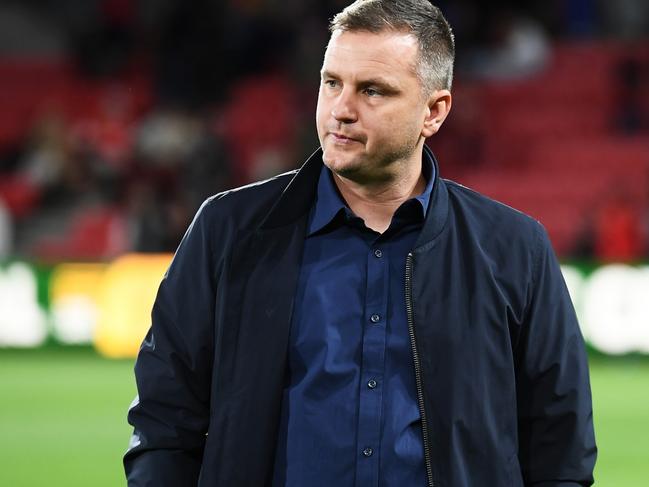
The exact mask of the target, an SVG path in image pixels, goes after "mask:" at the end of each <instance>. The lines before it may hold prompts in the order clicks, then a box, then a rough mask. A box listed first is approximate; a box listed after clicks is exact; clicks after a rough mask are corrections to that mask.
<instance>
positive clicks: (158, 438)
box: [124, 200, 215, 487]
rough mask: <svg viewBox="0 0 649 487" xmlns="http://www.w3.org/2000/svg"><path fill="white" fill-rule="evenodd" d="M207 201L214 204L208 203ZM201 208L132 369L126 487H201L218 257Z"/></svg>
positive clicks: (168, 276)
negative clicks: (134, 385) (133, 392)
mask: <svg viewBox="0 0 649 487" xmlns="http://www.w3.org/2000/svg"><path fill="white" fill-rule="evenodd" d="M208 201H209V200H208ZM206 206H207V203H204V204H203V206H202V207H201V209H200V210H199V211H198V213H197V215H196V217H195V218H194V221H193V222H192V224H191V225H190V227H189V229H188V230H187V232H186V234H185V236H184V237H183V240H182V242H181V244H180V246H179V247H178V250H177V251H176V254H175V255H174V258H173V260H172V263H171V265H170V267H169V269H168V270H167V272H166V274H165V276H164V278H163V280H162V283H161V284H160V287H159V289H158V294H157V296H156V299H155V303H154V305H153V311H152V314H151V318H152V323H151V328H150V329H149V331H148V333H147V335H146V337H145V339H144V341H143V343H142V346H141V348H140V351H139V353H138V357H137V360H136V363H135V378H136V383H137V392H138V396H137V397H136V398H135V400H134V401H133V404H132V405H131V408H130V410H129V413H128V421H129V423H130V424H131V425H133V427H134V431H133V435H132V437H131V441H130V444H129V448H128V451H127V452H126V455H125V456H124V468H125V471H126V477H127V480H128V485H129V487H144V486H155V487H165V486H169V487H172V486H173V487H177V486H191V485H196V484H197V481H198V476H199V473H200V468H201V460H202V453H203V448H204V444H205V436H206V433H207V428H208V423H209V397H210V383H211V370H212V363H213V353H214V345H213V343H214V340H213V327H214V302H215V297H214V296H215V276H214V274H215V272H214V262H213V261H214V259H215V256H214V253H213V251H212V248H211V247H210V238H209V231H210V228H209V225H208V222H206V219H207V217H206V216H205V213H206V211H205V209H206Z"/></svg>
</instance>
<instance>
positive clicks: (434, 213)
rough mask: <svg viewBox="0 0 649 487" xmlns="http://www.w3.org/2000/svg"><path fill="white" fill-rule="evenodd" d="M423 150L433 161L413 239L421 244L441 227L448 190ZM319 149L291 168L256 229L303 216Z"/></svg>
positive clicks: (314, 182)
mask: <svg viewBox="0 0 649 487" xmlns="http://www.w3.org/2000/svg"><path fill="white" fill-rule="evenodd" d="M424 152H425V153H426V154H427V155H428V156H429V157H430V159H431V160H432V161H433V166H434V170H433V176H434V179H433V189H432V194H431V195H430V198H429V201H428V209H427V210H426V220H425V222H424V226H423V228H422V230H421V233H420V234H419V237H418V239H417V244H416V247H419V246H421V245H424V244H426V243H428V242H430V241H431V240H434V239H435V237H437V235H438V234H439V233H440V232H441V231H442V229H443V228H444V225H445V223H446V218H447V212H448V193H447V190H446V184H445V183H444V180H443V179H441V178H440V177H439V164H438V163H437V159H435V155H434V154H433V152H432V151H431V150H430V149H429V148H428V146H426V145H424ZM322 166H323V164H322V149H318V150H317V151H315V152H314V153H313V154H312V155H311V156H310V157H309V158H308V159H307V160H306V162H305V163H304V164H303V165H302V167H301V168H300V169H299V170H298V171H297V172H295V174H294V176H293V178H292V179H291V180H290V182H289V183H288V185H287V186H286V188H284V191H282V194H281V195H280V197H279V199H278V200H277V202H276V203H275V204H274V205H273V207H272V208H271V209H270V211H269V212H268V214H267V215H266V217H265V218H264V220H263V222H262V223H261V225H260V230H270V229H273V228H277V227H281V226H285V225H291V224H294V223H295V222H296V221H297V220H298V219H299V218H301V217H303V216H306V215H307V213H308V212H309V210H310V209H311V206H312V205H313V202H314V200H315V197H316V194H317V189H318V180H319V177H320V172H321V170H322Z"/></svg>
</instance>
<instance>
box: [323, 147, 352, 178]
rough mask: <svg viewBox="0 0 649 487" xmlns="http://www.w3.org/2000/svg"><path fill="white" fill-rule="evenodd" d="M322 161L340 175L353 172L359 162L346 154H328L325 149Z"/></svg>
mask: <svg viewBox="0 0 649 487" xmlns="http://www.w3.org/2000/svg"><path fill="white" fill-rule="evenodd" d="M322 161H323V162H324V165H325V166H327V167H328V168H329V169H331V170H332V171H333V172H335V173H336V174H340V175H346V174H354V173H355V172H356V171H357V170H358V168H359V164H358V161H357V160H356V158H352V157H349V156H348V155H341V154H331V155H329V154H327V152H326V151H325V153H324V155H323V157H322Z"/></svg>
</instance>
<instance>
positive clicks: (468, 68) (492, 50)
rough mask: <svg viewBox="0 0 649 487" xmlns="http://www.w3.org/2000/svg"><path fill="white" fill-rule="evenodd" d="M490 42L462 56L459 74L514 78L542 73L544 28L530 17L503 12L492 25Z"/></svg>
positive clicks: (546, 57) (546, 42)
mask: <svg viewBox="0 0 649 487" xmlns="http://www.w3.org/2000/svg"><path fill="white" fill-rule="evenodd" d="M491 28H492V30H491V43H490V45H487V46H478V47H473V48H470V49H468V50H467V52H466V53H465V61H464V62H463V63H461V64H459V66H458V68H459V71H460V72H462V73H464V74H466V75H467V76H471V77H476V78H489V79H514V78H523V77H528V76H531V75H533V74H535V73H537V72H539V71H540V70H542V69H543V68H544V67H545V66H546V64H547V62H548V61H549V57H550V45H549V40H548V38H547V35H546V33H545V31H544V29H543V26H542V25H541V24H540V23H539V22H538V21H536V20H534V19H533V18H530V17H527V16H523V15H520V14H514V13H512V12H507V11H503V12H502V14H501V15H499V16H498V17H497V22H496V23H495V24H492V25H491Z"/></svg>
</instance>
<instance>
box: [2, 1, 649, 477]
mask: <svg viewBox="0 0 649 487" xmlns="http://www.w3.org/2000/svg"><path fill="white" fill-rule="evenodd" d="M346 3H347V2H346V1H345V0H343V1H339V0H322V1H305V0H283V1H278V0H213V1H210V0H196V1H192V2H189V1H187V2H181V1H180V0H140V1H136V0H57V1H54V0H41V1H39V0H14V1H12V0H2V1H1V2H0V386H1V387H2V390H1V391H0V439H1V441H0V485H2V486H10V487H18V486H36V485H38V486H66V487H71V486H88V485H92V486H95V487H100V486H115V485H122V484H123V483H124V482H123V480H122V469H121V455H122V454H123V452H124V450H125V448H126V446H127V443H128V437H129V433H130V428H129V426H128V425H127V424H126V420H125V415H126V410H127V408H128V406H129V404H130V401H131V400H132V398H133V397H134V394H135V386H134V380H133V375H132V366H133V356H134V354H135V352H136V351H137V348H138V346H139V342H140V340H141V338H142V337H143V335H144V333H145V331H146V329H147V327H148V325H149V321H148V320H149V317H148V315H149V308H150V305H151V302H152V299H153V296H154V293H155V291H156V287H157V284H158V282H159V280H160V278H161V277H162V274H163V273H164V270H165V267H166V265H167V264H168V262H169V259H170V255H171V253H172V252H173V250H174V249H175V247H176V245H177V244H178V241H179V239H180V238H181V236H182V234H183V232H184V231H185V228H186V227H187V225H188V223H189V222H190V220H191V217H192V215H193V213H194V212H195V210H196V209H197V207H198V205H199V204H200V203H201V201H202V200H203V199H204V198H205V197H207V196H209V195H210V194H213V193H216V192H218V191H220V190H223V189H226V188H229V187H232V186H235V185H239V184H243V183H245V182H248V181H251V180H255V179H259V178H263V177H265V176H269V175H273V174H276V173H278V172H281V171H284V170H288V169H292V168H294V167H296V166H298V165H299V164H300V163H301V162H302V161H303V160H304V159H305V157H306V156H307V155H308V154H310V153H311V151H312V150H313V149H314V148H316V147H317V138H316V134H315V127H314V123H313V119H314V109H315V101H316V93H317V85H318V71H319V66H320V63H321V58H322V54H323V51H324V46H325V44H326V41H327V30H326V24H327V19H329V18H330V17H331V16H332V15H333V14H334V13H335V12H337V11H339V10H340V9H341V8H342V7H343V6H344V5H345V4H346ZM437 4H438V5H439V6H440V7H441V8H442V10H443V11H444V12H445V14H446V15H447V17H448V19H449V20H450V22H451V24H452V25H453V27H454V30H455V33H456V37H457V42H458V59H457V77H456V84H455V88H454V94H455V98H454V108H453V112H452V114H451V116H450V118H449V120H448V121H447V123H446V124H445V126H444V127H443V129H442V131H441V133H440V134H439V135H438V136H436V137H434V138H433V140H431V141H430V145H431V147H432V148H433V150H434V151H435V153H436V154H437V156H438V158H439V159H440V162H441V172H442V175H443V176H444V177H448V178H451V179H455V180H457V181H459V182H461V183H463V184H465V185H467V186H470V187H473V188H475V189H477V190H479V191H481V192H484V193H486V194H488V195H490V196H492V197H494V198H496V199H499V200H501V201H503V202H505V203H508V204H510V205H512V206H514V207H516V208H519V209H521V210H523V211H525V212H527V213H529V214H531V215H533V216H534V217H536V218H537V219H539V220H540V221H541V222H542V223H543V224H544V225H545V227H546V228H547V229H548V231H549V234H550V236H551V238H552V241H553V243H554V246H555V249H556V251H557V253H558V255H559V257H560V258H561V260H562V262H563V268H564V273H565V276H566V280H567V282H568V285H569V288H570V291H571V294H572V296H573V299H574V301H575V305H576V307H577V311H578V314H579V317H580V323H581V326H582V330H583V332H584V335H585V336H586V339H587V341H588V345H589V349H590V357H591V371H592V386H593V396H594V414H595V423H596V433H597V437H598V444H599V447H600V456H599V462H598V466H597V470H596V480H597V482H596V485H601V486H606V487H619V486H622V487H624V486H634V487H636V486H639V485H646V484H647V480H646V479H647V477H648V475H647V474H648V473H649V467H648V463H649V462H648V461H649V446H647V438H648V437H649V357H648V356H647V355H648V354H649V298H648V296H649V267H647V262H648V260H649V259H648V256H649V2H647V1H646V0H617V1H615V2H611V1H608V0H544V1H541V0H537V1H529V2H521V1H517V2H514V1H503V0H500V1H491V2H479V1H477V0H474V1H472V0H457V1H451V0H440V1H439V2H437Z"/></svg>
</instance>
